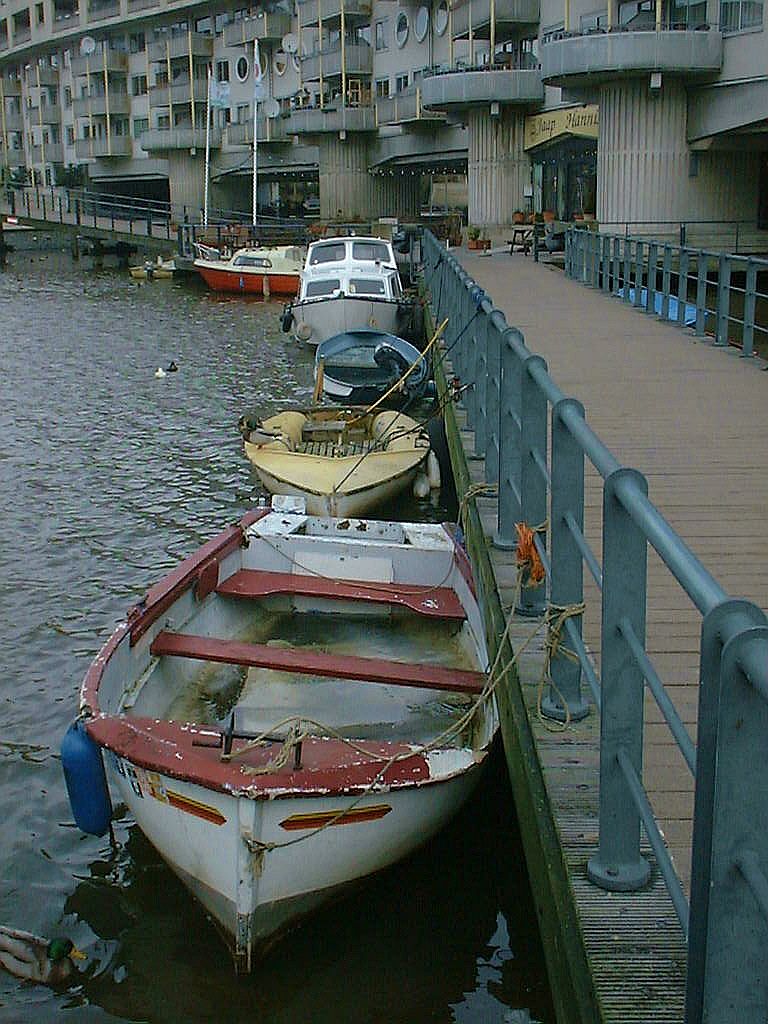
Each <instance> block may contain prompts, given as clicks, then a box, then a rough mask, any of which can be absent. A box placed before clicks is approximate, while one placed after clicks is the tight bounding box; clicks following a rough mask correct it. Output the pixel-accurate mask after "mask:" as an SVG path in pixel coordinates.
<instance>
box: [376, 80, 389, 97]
mask: <svg viewBox="0 0 768 1024" xmlns="http://www.w3.org/2000/svg"><path fill="white" fill-rule="evenodd" d="M376 95H377V96H378V98H379V99H384V98H385V97H387V96H389V79H388V78H377V79H376Z"/></svg>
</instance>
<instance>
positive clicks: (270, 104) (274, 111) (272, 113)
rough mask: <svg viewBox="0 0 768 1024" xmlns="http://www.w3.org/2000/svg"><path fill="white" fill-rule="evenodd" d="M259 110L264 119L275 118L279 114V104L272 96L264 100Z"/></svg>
mask: <svg viewBox="0 0 768 1024" xmlns="http://www.w3.org/2000/svg"><path fill="white" fill-rule="evenodd" d="M261 109H262V110H263V111H264V116H265V117H277V115H278V114H279V113H280V104H279V103H278V102H277V100H276V99H275V98H274V96H270V97H269V99H266V100H264V102H263V103H262V105H261Z"/></svg>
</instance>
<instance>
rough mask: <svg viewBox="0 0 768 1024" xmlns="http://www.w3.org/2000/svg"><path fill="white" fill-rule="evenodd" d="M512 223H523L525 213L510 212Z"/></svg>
mask: <svg viewBox="0 0 768 1024" xmlns="http://www.w3.org/2000/svg"><path fill="white" fill-rule="evenodd" d="M512 223H513V224H524V223H525V214H524V213H513V214H512Z"/></svg>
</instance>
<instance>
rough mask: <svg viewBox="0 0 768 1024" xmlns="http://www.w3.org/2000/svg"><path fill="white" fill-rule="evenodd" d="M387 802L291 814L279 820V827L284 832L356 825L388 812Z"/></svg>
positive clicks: (374, 819) (389, 809) (375, 818)
mask: <svg viewBox="0 0 768 1024" xmlns="http://www.w3.org/2000/svg"><path fill="white" fill-rule="evenodd" d="M391 810H392V808H391V807H390V806H389V804H377V805H376V806H375V807H354V808H353V809H352V810H351V811H345V812H344V813H343V814H342V813H341V812H340V810H339V811H321V812H318V813H317V814H292V815H291V816H290V818H286V819H285V821H281V822H280V828H284V829H285V830H286V832H296V831H298V830H300V829H307V828H321V827H322V826H323V825H356V824H357V823H358V822H360V821H377V820H378V819H379V818H383V817H384V815H386V814H389V812H390V811H391Z"/></svg>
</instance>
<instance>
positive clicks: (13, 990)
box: [0, 253, 553, 1024]
mask: <svg viewBox="0 0 768 1024" xmlns="http://www.w3.org/2000/svg"><path fill="white" fill-rule="evenodd" d="M0 305H2V309H3V335H2V338H0V522H2V530H1V531H0V650H2V652H3V670H4V672H3V683H4V685H3V687H2V689H1V690H0V707H1V708H2V712H3V718H2V724H3V729H2V744H0V799H1V800H2V806H3V829H2V831H1V832H0V879H2V885H1V886H0V921H1V922H2V923H4V924H8V925H11V926H16V927H20V928H24V929H27V930H29V931H32V932H36V933H39V934H42V935H49V936H54V935H60V934H67V935H69V936H70V937H71V938H72V939H73V941H74V942H75V944H76V945H77V946H78V947H79V948H81V949H84V950H85V951H87V953H88V955H89V958H90V959H89V963H88V966H87V969H86V971H85V973H84V974H83V976H82V984H81V985H80V986H79V987H76V988H74V989H73V990H71V991H70V992H68V993H65V994H60V993H59V994H56V993H53V992H51V991H49V990H47V989H44V988H39V987H38V988H35V987H29V986H25V985H23V984H21V983H20V982H19V981H18V979H15V978H13V977H11V976H9V975H5V974H0V1024H6V1022H13V1024H18V1022H20V1021H35V1022H36V1024H47V1022H48V1021H56V1022H60V1021H62V1020H65V1021H66V1020H68V1019H69V1020H73V1021H77V1022H78V1024H80V1022H81V1021H83V1022H91V1021H98V1022H104V1021H153V1022H169V1024H170V1022H174V1024H178V1022H182V1021H183V1022H188V1021H189V1022H198V1021H211V1022H214V1021H215V1022H219V1021H222V1020H225V1019H226V1020H227V1021H231V1022H233V1024H236V1022H238V1021H246V1020H247V1021H252V1020H254V1019H263V1020H267V1021H271V1022H280V1021H291V1022H295V1021H299V1020H302V1021H303V1020H312V1021H326V1020H327V1021H331V1020H333V1021H354V1022H357V1021H371V1022H374V1021H376V1022H377V1021H388V1022H395V1021H403V1022H406V1021H407V1022H414V1021H425V1020H433V1021H461V1022H462V1024H466V1022H476V1024H480V1022H482V1024H484V1022H486V1021H495V1020H498V1021H500V1022H501V1021H515V1020H516V1019H521V1020H525V1017H522V1018H515V1017H514V1016H510V1015H511V1014H512V1013H513V1012H514V1013H518V1012H522V1011H528V1010H530V1016H531V1017H532V1018H533V1019H534V1020H542V1021H545V1022H546V1024H551V1021H552V1020H553V1015H552V1012H551V1008H550V1003H549V997H548V994H547V989H546V981H545V978H544V972H543V961H542V956H541V951H540V948H539V945H538V938H537V932H536V923H535V915H534V912H533V909H532V907H531V904H530V898H529V896H528V890H527V881H526V879H525V876H524V872H523V869H522V867H521V865H522V853H521V849H520V845H519V841H518V839H517V834H516V831H515V827H514V824H513V823H511V822H510V821H509V820H508V819H509V815H510V813H511V812H510V807H511V804H510V798H509V792H508V788H507V787H506V785H505V782H504V777H503V771H502V770H500V768H499V766H498V765H497V766H496V770H495V771H496V773H495V775H492V777H491V779H490V781H489V783H488V784H487V785H485V786H484V787H483V788H482V790H481V791H479V795H478V798H477V799H476V800H473V801H472V803H471V804H470V806H469V807H467V808H466V810H465V811H464V813H463V814H462V815H461V817H460V818H459V819H457V821H455V822H454V823H453V824H452V825H451V826H450V827H449V828H448V829H447V830H446V831H445V832H444V833H443V834H441V835H440V836H438V837H437V838H436V839H435V840H434V841H433V842H431V843H430V845H429V846H428V847H427V848H426V849H425V850H422V851H421V852H419V853H418V854H416V855H415V856H414V857H412V858H411V859H410V860H409V861H408V862H407V863H406V864H405V865H400V866H398V867H396V868H394V869H392V870H391V871H390V872H387V873H386V874H384V875H382V876H381V877H378V878H376V879H372V880H370V881H369V882H368V883H366V884H365V885H363V886H362V887H361V888H360V889H359V890H357V891H356V893H355V894H354V895H352V896H351V897H350V898H349V899H348V900H346V901H344V902H343V903H339V904H337V905H334V906H332V907H330V908H328V909H326V910H324V911H323V912H322V913H319V914H318V915H317V916H316V917H314V918H312V919H311V920H310V921H308V922H307V923H306V925H305V926H304V927H302V928H301V929H299V930H297V931H296V932H295V933H294V934H293V935H291V936H289V937H288V938H287V939H286V941H284V942H283V943H282V944H281V945H279V946H278V947H277V948H276V949H275V950H274V951H273V952H272V954H271V955H270V956H269V957H267V958H266V959H265V960H264V961H263V962H262V963H260V964H259V965H258V966H257V969H256V970H255V972H254V973H253V975H252V976H250V977H248V978H235V976H234V974H233V971H232V967H231V963H230V961H229V958H228V955H227V953H226V951H225V949H224V946H223V944H222V942H221V940H220V939H219V936H218V935H217V934H216V932H215V931H214V930H213V928H212V926H211V925H210V924H209V922H208V921H207V919H206V918H205V916H204V915H203V913H202V912H201V911H200V910H199V909H198V907H197V905H196V904H195V903H194V902H193V900H192V899H191V897H190V896H189V895H188V894H187V892H186V890H185V889H184V888H183V887H182V885H181V884H180V883H179V882H178V881H177V880H176V878H175V876H174V875H173V874H172V873H171V871H170V870H169V869H168V868H167V867H166V866H165V865H164V864H163V863H162V861H160V859H159V858H158V856H157V854H156V853H155V852H154V850H153V849H152V848H151V847H150V846H149V845H148V844H147V842H146V840H145V839H144V838H143V836H142V835H141V833H139V832H138V830H137V829H136V828H135V827H134V826H133V824H132V822H131V821H130V820H129V819H127V818H126V819H125V820H123V821H120V822H118V823H117V829H116V831H117V836H118V841H119V849H118V850H117V851H116V852H113V851H112V850H111V849H110V846H109V842H108V840H99V839H94V838H93V837H87V836H83V835H81V834H80V833H79V832H78V830H77V829H75V828H74V826H73V825H72V820H71V811H70V809H69V806H68V803H67V799H66V794H65V791H64V785H63V780H62V777H61V769H60V764H59V760H58V747H59V743H60V740H61V737H62V736H63V734H64V731H65V730H66V728H67V726H68V725H69V723H70V721H71V719H72V716H73V714H74V710H75V708H76V706H77V692H78V688H79V685H80V681H81V679H82V676H83V674H84V672H85V669H86V668H87V665H88V663H89V662H90V660H91V659H92V657H93V656H94V653H95V652H96V651H97V650H98V648H99V646H100V645H101V643H103V641H104V639H105V638H106V636H107V635H108V634H109V633H110V632H111V631H112V629H113V628H114V625H115V623H116V622H117V621H118V620H119V619H120V618H121V617H122V616H123V615H124V614H125V610H126V608H127V607H128V606H129V605H130V604H131V603H133V602H134V601H135V600H136V599H137V598H138V597H139V596H141V594H143V593H144V591H145V590H146V589H147V587H148V586H149V585H150V584H151V583H153V582H154V581H155V580H156V579H157V578H158V577H159V576H160V575H161V574H162V573H163V572H165V571H167V570H168V569H170V568H171V567H172V566H174V565H175V564H176V562H177V561H178V560H179V558H180V557H182V556H184V555H186V554H189V553H190V552H191V551H193V550H194V549H195V548H196V547H198V546H199V545H200V544H201V543H202V542H203V541H204V540H205V539H207V538H209V537H210V536H212V535H213V534H214V533H215V532H217V531H218V530H219V529H221V528H223V527H224V526H225V525H226V524H228V523H229V522H232V521H234V520H236V519H237V518H239V516H240V515H242V513H243V512H244V511H245V509H246V508H248V507H251V506H252V505H253V503H254V501H255V497H256V495H257V494H258V482H257V479H256V477H255V475H254V473H253V472H252V470H251V468H250V465H249V463H248V462H247V460H246V458H245V456H244V455H243V452H242V448H241V440H240V437H239V435H238V432H237V421H238V418H239V416H240V415H241V413H242V412H243V411H244V410H245V409H253V408H257V409H260V410H262V412H263V413H264V414H266V415H268V414H270V413H272V412H274V411H277V408H278V407H279V405H280V404H281V403H286V402H296V403H306V402H308V401H309V400H310V398H311V391H312V360H311V354H310V353H306V352H302V351H299V350H298V349H297V348H296V347H295V346H294V345H292V344H291V343H290V341H289V340H288V339H287V337H286V336H285V335H283V334H281V333H280V331H279V327H278V314H279V312H280V308H281V306H280V304H279V303H276V302H273V303H263V302H244V301H243V300H241V299H239V298H238V297H236V296H235V297H231V298H225V299H219V298H214V297H212V296H211V295H210V294H209V293H208V292H206V291H204V290H202V289H201V288H199V287H195V286H194V284H184V283H182V284H177V283H176V282H156V283H154V284H151V285H150V284H147V285H141V286H137V284H136V283H134V282H131V281H130V279H129V277H128V275H127V274H125V273H122V274H120V273H117V272H109V271H105V272H103V273H93V272H92V271H89V270H88V269H87V267H85V266H84V265H83V266H80V267H78V266H73V265H72V264H71V262H70V261H69V258H68V257H64V256H62V255H60V254H56V253H47V254H43V255H39V254H31V253H15V254H12V256H11V257H10V259H9V261H8V266H7V268H6V269H5V270H4V271H2V272H0ZM171 360H173V361H175V362H176V364H177V365H178V367H179V371H178V372H177V373H172V374H168V375H167V376H166V377H165V378H162V379H157V378H155V376H154V373H155V370H156V369H157V367H158V366H167V365H168V364H169V363H170V361H171ZM389 514H390V515H395V516H397V517H398V518H428V519H432V520H435V521H440V520H444V519H446V518H448V517H449V516H448V511H447V509H446V508H445V507H443V506H441V505H439V504H438V505H436V506H432V505H430V504H429V503H428V502H420V503H417V502H415V501H414V500H411V499H408V500H407V501H404V502H403V503H402V504H401V505H400V506H399V507H398V508H395V509H390V510H389ZM508 937H509V938H508Z"/></svg>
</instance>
